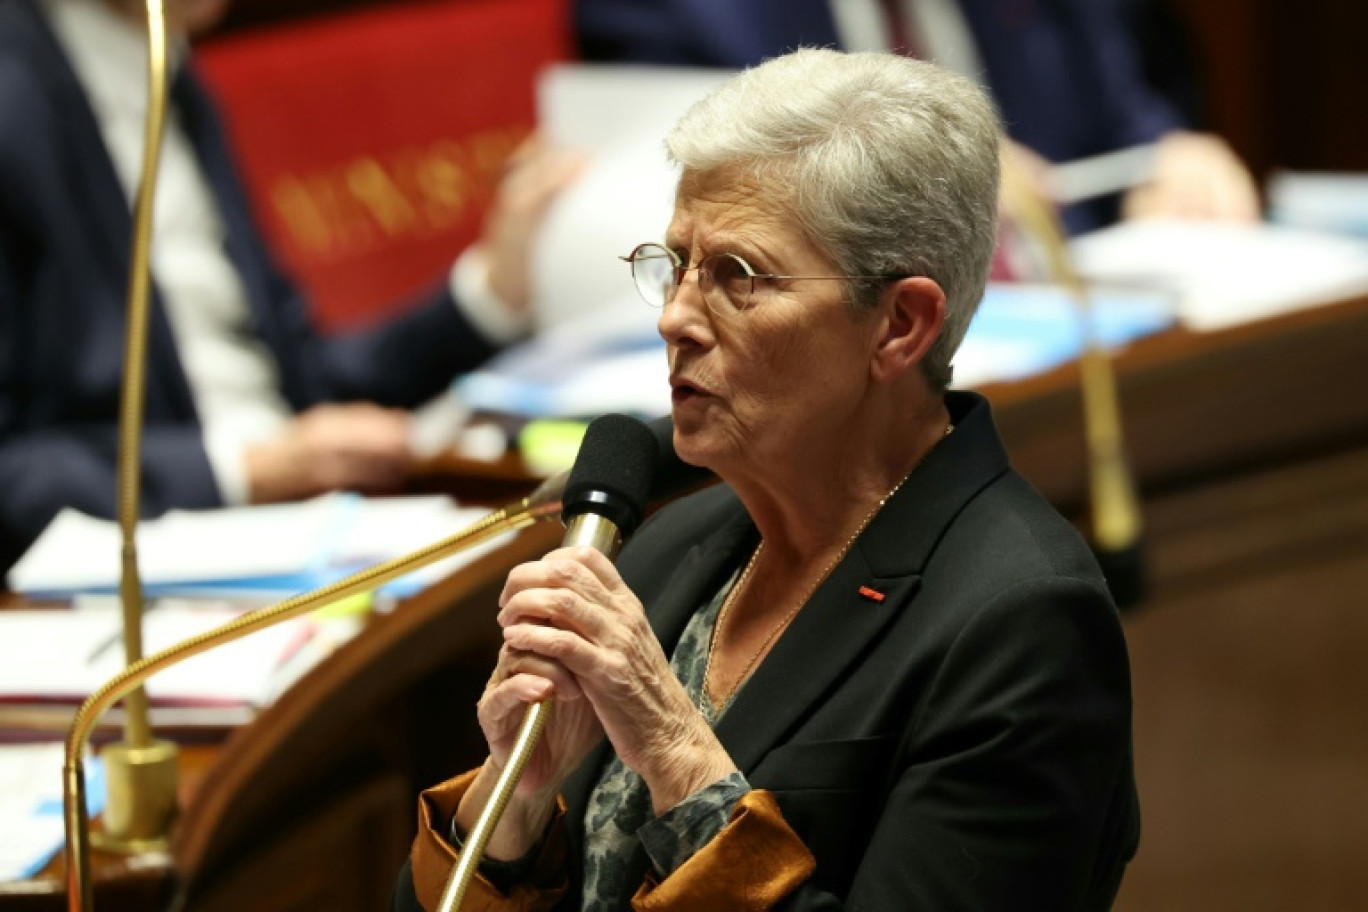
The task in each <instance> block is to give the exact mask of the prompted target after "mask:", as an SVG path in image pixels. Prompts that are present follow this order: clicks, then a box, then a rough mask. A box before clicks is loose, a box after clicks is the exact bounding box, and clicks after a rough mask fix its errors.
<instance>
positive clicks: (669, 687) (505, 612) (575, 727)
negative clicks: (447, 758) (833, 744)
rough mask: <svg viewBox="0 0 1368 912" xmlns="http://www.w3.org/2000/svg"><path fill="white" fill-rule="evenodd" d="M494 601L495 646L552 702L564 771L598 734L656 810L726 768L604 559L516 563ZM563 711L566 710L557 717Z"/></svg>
mask: <svg viewBox="0 0 1368 912" xmlns="http://www.w3.org/2000/svg"><path fill="white" fill-rule="evenodd" d="M499 603H500V606H501V610H500V612H499V623H500V624H501V625H502V626H503V628H504V642H505V644H506V645H507V647H508V648H509V649H510V650H511V652H512V653H513V654H514V655H518V656H523V657H527V660H528V661H531V657H536V660H537V661H538V662H539V663H540V664H539V665H538V667H537V671H536V676H537V677H539V678H541V679H543V680H544V681H545V683H547V684H549V685H550V688H551V690H552V692H554V693H555V694H556V695H557V698H558V700H559V701H560V702H558V703H557V715H555V716H553V717H552V720H551V723H550V726H549V727H555V728H557V729H558V732H557V733H556V734H555V735H554V737H555V738H556V739H557V741H556V743H557V744H559V745H562V749H564V750H565V755H564V756H563V757H562V758H561V759H562V760H563V761H564V762H567V763H569V762H570V761H571V760H572V759H573V763H572V764H571V765H570V767H569V768H570V769H573V766H574V765H576V764H578V762H579V760H580V759H582V758H583V755H584V753H585V752H587V751H588V750H589V749H590V748H591V747H592V746H593V743H594V742H595V741H596V740H597V738H598V737H599V733H600V731H601V733H602V734H605V735H607V736H608V739H609V740H610V741H611V742H612V744H613V748H614V749H615V750H616V752H617V755H618V757H620V758H621V759H622V762H623V763H624V764H625V765H626V766H627V767H628V768H629V769H632V770H634V771H636V772H637V773H638V774H640V775H641V777H642V778H643V779H644V780H645V781H646V784H647V786H648V787H649V788H650V790H651V796H652V801H653V803H654V805H655V806H656V809H657V812H660V811H663V810H665V809H667V808H670V807H673V806H674V805H675V804H677V803H678V802H679V801H681V800H683V799H684V798H686V797H688V796H689V795H691V794H693V792H695V791H697V790H698V789H700V788H702V787H703V786H705V785H708V784H709V783H711V782H714V781H716V780H717V779H720V778H722V777H723V776H726V775H728V774H730V773H731V772H733V771H734V770H735V769H736V766H735V764H733V763H732V761H731V758H730V757H729V756H728V755H727V753H726V750H725V749H724V748H723V747H722V745H721V744H720V743H719V742H718V741H717V739H716V737H715V736H714V735H713V732H712V730H711V729H710V728H709V727H708V725H707V723H706V722H705V721H704V719H703V717H702V715H701V714H700V713H699V712H698V711H697V709H696V708H695V707H694V705H693V703H692V701H691V700H690V699H689V695H688V693H687V692H686V691H685V690H684V687H683V685H681V684H680V683H679V681H678V679H676V678H675V676H674V672H673V671H672V670H671V669H670V663H669V660H668V659H667V658H666V657H665V653H664V651H663V650H662V649H661V647H660V643H659V641H657V640H656V638H655V634H654V632H653V631H652V630H651V627H650V624H649V623H648V622H647V620H646V613H645V611H644V610H643V609H642V606H641V602H640V601H638V600H637V598H636V596H635V595H634V594H633V593H632V591H631V590H630V589H628V588H627V585H626V584H625V583H624V582H623V581H622V578H621V577H620V576H619V575H618V573H617V569H616V568H615V567H614V566H613V565H612V563H611V562H610V561H609V560H608V558H606V557H605V556H604V555H602V554H600V553H598V552H597V551H594V550H593V549H590V548H562V549H560V550H557V551H553V552H551V553H550V554H548V555H547V556H546V557H545V558H543V559H542V560H540V561H534V562H532V563H528V564H523V565H521V566H519V567H516V568H515V569H514V570H513V572H512V573H510V574H509V576H508V582H507V584H506V585H505V587H504V592H503V595H502V597H501V598H500V602H499ZM510 684H511V682H510ZM528 686H531V685H530V684H529V685H528ZM510 689H511V686H510ZM567 705H569V706H576V711H575V712H574V713H570V714H565V715H564V716H563V715H562V714H561V710H562V709H563V708H565V707H566V706H567ZM586 708H591V710H592V715H593V716H594V718H595V720H596V721H595V723H594V724H592V725H591V724H590V723H589V722H588V719H587V718H586V714H585V713H584V712H583V710H584V709H586ZM566 716H568V718H567V717H566ZM491 746H492V745H491ZM576 751H579V752H580V753H579V756H578V757H574V756H573V755H574V754H575V752H576ZM559 772H561V773H564V774H568V772H569V770H568V769H566V770H562V771H559Z"/></svg>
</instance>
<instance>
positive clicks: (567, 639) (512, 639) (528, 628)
mask: <svg viewBox="0 0 1368 912" xmlns="http://www.w3.org/2000/svg"><path fill="white" fill-rule="evenodd" d="M503 637H504V642H505V643H507V644H508V646H509V647H510V648H512V649H515V650H517V651H519V652H531V653H535V654H537V655H538V656H541V657H542V658H544V659H549V660H551V661H552V662H555V663H557V664H559V665H561V666H562V667H564V668H565V669H566V670H567V671H569V672H570V674H571V675H573V676H574V677H575V679H576V680H577V681H578V682H579V685H580V688H581V689H584V687H585V683H586V681H585V679H586V678H587V677H588V676H591V675H594V674H595V673H596V672H597V671H598V670H599V669H601V668H603V667H604V665H605V664H606V660H605V657H606V656H607V655H608V653H607V652H606V651H605V650H600V649H598V648H596V647H595V646H594V645H593V644H592V643H590V642H588V641H587V640H585V639H584V638H583V637H581V636H579V635H577V634H574V633H571V632H569V631H567V630H561V629H559V628H557V627H545V626H542V625H539V624H514V625H513V626H511V627H505V628H504V630H503Z"/></svg>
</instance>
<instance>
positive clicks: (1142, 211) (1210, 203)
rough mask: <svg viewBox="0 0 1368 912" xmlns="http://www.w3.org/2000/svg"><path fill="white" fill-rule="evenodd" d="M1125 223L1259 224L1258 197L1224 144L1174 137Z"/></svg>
mask: <svg viewBox="0 0 1368 912" xmlns="http://www.w3.org/2000/svg"><path fill="white" fill-rule="evenodd" d="M1122 215H1123V217H1124V218H1127V219H1133V218H1176V219H1203V220H1216V221H1228V222H1254V221H1258V219H1259V215H1260V206H1259V191H1258V188H1257V187H1256V186H1255V185H1254V179H1253V178H1252V177H1251V176H1250V174H1249V171H1248V170H1247V169H1246V168H1245V166H1244V164H1243V163H1242V162H1241V161H1240V159H1239V158H1238V157H1237V156H1236V155H1235V153H1234V152H1233V151H1231V149H1230V147H1229V146H1228V145H1226V143H1225V141H1224V140H1222V139H1221V138H1219V137H1217V136H1214V135H1212V134H1209V133H1188V132H1184V131H1175V132H1172V133H1168V134H1166V135H1165V136H1164V137H1163V138H1162V139H1160V140H1159V147H1158V150H1157V151H1156V156H1155V160H1154V174H1153V176H1152V177H1151V179H1150V181H1149V182H1148V183H1146V184H1144V185H1142V186H1139V187H1136V188H1135V189H1134V190H1131V191H1130V192H1129V193H1127V194H1126V197H1125V199H1124V200H1123V202H1122Z"/></svg>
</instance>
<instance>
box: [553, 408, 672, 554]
mask: <svg viewBox="0 0 1368 912" xmlns="http://www.w3.org/2000/svg"><path fill="white" fill-rule="evenodd" d="M659 451H660V446H659V444H658V443H657V440H656V434H655V433H654V432H653V431H652V430H651V429H650V428H649V427H647V426H646V425H645V424H643V423H641V422H640V421H638V420H636V419H635V418H629V417H627V416H626V415H604V416H603V417H601V418H596V419H594V421H593V422H592V423H591V424H590V425H589V429H588V430H587V431H586V432H585V434H584V442H583V443H581V444H580V450H579V455H578V456H577V457H575V466H574V468H572V469H571V470H570V478H569V480H568V481H567V482H566V483H565V495H564V497H563V498H562V500H561V516H562V518H563V519H564V520H565V521H566V522H567V523H568V522H569V521H570V519H571V518H573V517H575V516H579V515H580V514H582V513H597V514H599V515H600V516H603V517H605V518H606V519H608V520H609V521H611V522H612V523H613V524H614V525H616V526H617V527H618V531H619V532H621V533H622V536H623V537H624V538H626V537H627V536H628V535H631V534H632V532H634V531H636V527H637V526H638V525H640V524H641V518H642V515H643V514H644V513H645V512H646V498H647V496H648V495H649V494H650V491H651V478H652V476H653V475H654V473H655V468H656V463H657V461H658V459H659Z"/></svg>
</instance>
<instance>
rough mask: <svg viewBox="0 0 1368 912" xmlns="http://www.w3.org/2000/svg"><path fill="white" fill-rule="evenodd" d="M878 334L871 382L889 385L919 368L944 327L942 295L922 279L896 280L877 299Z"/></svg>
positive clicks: (943, 294)
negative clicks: (878, 314) (876, 381)
mask: <svg viewBox="0 0 1368 912" xmlns="http://www.w3.org/2000/svg"><path fill="white" fill-rule="evenodd" d="M879 307H880V309H881V310H882V311H883V320H882V323H883V326H882V327H881V329H882V334H881V337H880V338H879V339H877V340H876V342H875V347H874V356H873V371H874V379H875V380H878V381H881V382H885V383H890V382H892V381H894V380H896V379H898V378H899V377H901V376H903V375H904V374H905V373H907V371H909V370H912V369H914V368H916V367H917V366H918V365H919V364H921V362H922V359H923V358H925V357H926V353H927V352H929V351H930V350H931V346H932V345H933V344H935V341H936V339H937V338H939V336H940V332H941V327H942V326H943V325H944V324H945V292H944V291H942V290H941V287H940V285H939V284H937V283H936V282H935V281H934V280H932V279H928V278H925V277H923V276H913V277H911V278H906V279H898V280H897V281H896V282H894V283H892V284H891V285H889V286H888V287H887V288H885V289H884V290H883V293H882V294H881V295H880V296H879Z"/></svg>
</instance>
